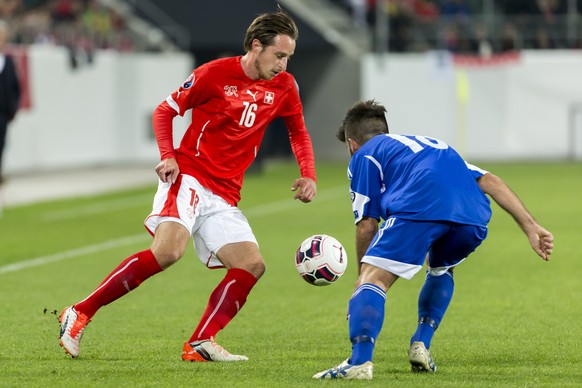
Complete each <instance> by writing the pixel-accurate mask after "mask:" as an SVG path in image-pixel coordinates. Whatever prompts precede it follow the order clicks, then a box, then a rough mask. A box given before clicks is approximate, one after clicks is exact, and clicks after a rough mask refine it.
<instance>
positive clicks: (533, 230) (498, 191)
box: [478, 173, 554, 261]
mask: <svg viewBox="0 0 582 388" xmlns="http://www.w3.org/2000/svg"><path fill="white" fill-rule="evenodd" d="M478 182H479V187H481V190H483V192H484V193H486V194H488V195H490V196H491V198H493V200H494V201H495V202H496V203H497V204H498V205H499V206H501V208H503V209H504V210H505V211H506V212H508V213H509V214H510V215H511V216H512V217H513V219H514V220H515V221H516V222H517V224H518V225H519V226H520V227H521V229H522V230H523V231H524V233H525V234H526V236H527V238H528V240H529V243H530V245H531V247H532V248H533V250H534V251H535V252H536V253H537V254H538V255H539V256H540V257H541V258H542V259H544V260H546V261H547V260H549V259H550V256H551V254H552V250H553V249H554V236H552V233H550V232H549V231H548V230H546V229H545V228H543V227H542V226H541V225H540V224H538V222H537V221H536V220H535V218H534V217H533V216H532V215H531V214H530V212H529V211H528V210H527V209H526V207H525V205H524V204H523V202H521V200H520V199H519V197H518V196H517V194H515V193H514V192H513V191H512V190H511V188H510V187H509V186H508V185H507V183H505V182H504V181H503V179H501V178H499V177H498V176H496V175H493V174H491V173H487V174H485V175H483V176H482V177H481V178H479V181H478Z"/></svg>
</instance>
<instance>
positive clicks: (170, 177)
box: [156, 158, 180, 183]
mask: <svg viewBox="0 0 582 388" xmlns="http://www.w3.org/2000/svg"><path fill="white" fill-rule="evenodd" d="M156 174H158V176H159V177H160V180H161V181H162V182H164V183H168V182H172V183H176V179H178V175H180V167H178V162H176V159H174V158H170V159H164V160H162V161H161V162H160V163H158V165H157V166H156Z"/></svg>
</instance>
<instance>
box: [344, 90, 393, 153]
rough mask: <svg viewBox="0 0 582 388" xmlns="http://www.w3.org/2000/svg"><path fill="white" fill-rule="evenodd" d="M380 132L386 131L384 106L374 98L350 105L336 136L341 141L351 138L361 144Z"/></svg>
mask: <svg viewBox="0 0 582 388" xmlns="http://www.w3.org/2000/svg"><path fill="white" fill-rule="evenodd" d="M381 133H388V123H387V122H386V108H385V107H384V106H383V105H382V104H379V103H377V102H376V101H374V100H367V101H358V102H356V103H355V104H354V105H352V107H351V108H350V109H349V110H348V111H347V113H346V116H345V117H344V120H343V121H342V124H341V126H340V127H339V129H338V131H337V134H336V136H337V138H338V139H339V140H340V141H341V142H344V143H345V141H346V139H353V140H355V141H356V142H357V143H358V144H360V145H362V144H364V143H365V142H367V141H368V140H370V139H371V138H372V137H374V136H376V135H379V134H381Z"/></svg>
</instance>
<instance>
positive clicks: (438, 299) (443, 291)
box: [410, 271, 455, 349]
mask: <svg viewBox="0 0 582 388" xmlns="http://www.w3.org/2000/svg"><path fill="white" fill-rule="evenodd" d="M454 289H455V282H454V280H453V273H452V272H450V271H447V272H445V273H444V274H443V275H441V276H433V275H431V274H430V273H427V274H426V280H425V281H424V285H423V286H422V290H421V291H420V295H419V296H418V326H417V328H416V332H415V333H414V335H413V336H412V338H411V339H410V344H412V343H413V342H416V341H420V342H423V343H424V346H426V348H427V349H428V348H429V347H430V341H431V340H432V337H433V335H434V332H435V330H436V329H437V327H438V326H439V324H440V323H441V321H442V319H443V316H444V315H445V312H446V311H447V307H449V303H450V302H451V299H452V298H453V290H454Z"/></svg>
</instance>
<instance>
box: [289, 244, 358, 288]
mask: <svg viewBox="0 0 582 388" xmlns="http://www.w3.org/2000/svg"><path fill="white" fill-rule="evenodd" d="M347 265H348V256H347V254H346V251H345V249H344V247H343V246H342V244H341V243H340V242H339V241H338V240H336V239H335V238H333V237H331V236H328V235H325V234H316V235H314V236H311V237H309V238H307V239H305V241H303V242H302V243H301V245H300V246H299V248H298V249H297V253H296V254H295V266H296V268H297V272H299V275H301V277H302V278H303V279H304V280H305V281H306V282H307V283H309V284H313V285H315V286H327V285H329V284H332V283H333V282H335V281H336V280H338V279H339V278H340V277H341V276H342V275H343V274H344V272H345V271H346V267H347Z"/></svg>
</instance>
